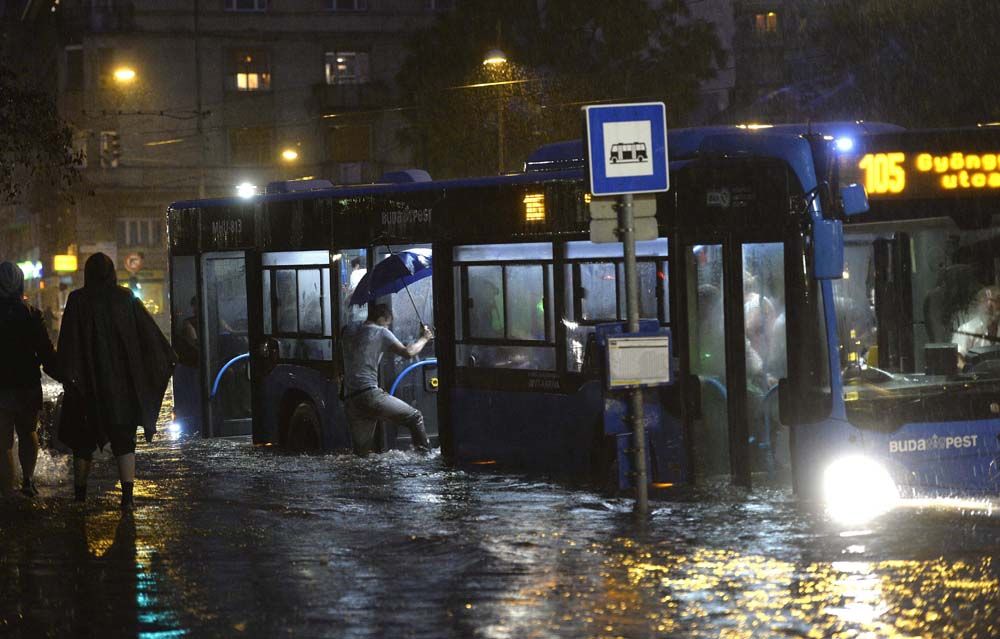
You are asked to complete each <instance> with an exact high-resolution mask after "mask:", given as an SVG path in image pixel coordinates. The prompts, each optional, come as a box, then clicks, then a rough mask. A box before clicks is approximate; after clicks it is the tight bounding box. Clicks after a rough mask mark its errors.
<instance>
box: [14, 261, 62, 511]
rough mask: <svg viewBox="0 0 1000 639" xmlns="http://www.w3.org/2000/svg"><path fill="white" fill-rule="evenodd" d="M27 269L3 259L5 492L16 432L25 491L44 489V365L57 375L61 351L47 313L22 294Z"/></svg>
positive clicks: (22, 488)
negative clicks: (40, 473) (40, 478)
mask: <svg viewBox="0 0 1000 639" xmlns="http://www.w3.org/2000/svg"><path fill="white" fill-rule="evenodd" d="M23 296H24V273H23V272H21V269H20V267H18V266H16V265H15V264H13V263H11V262H3V263H0V362H3V364H2V365H0V492H2V493H3V494H4V495H10V494H13V492H14V451H13V447H14V432H15V431H17V439H18V448H17V456H18V459H19V461H20V462H21V475H22V483H21V492H22V493H23V494H24V495H26V496H28V497H34V496H35V495H37V494H38V490H37V489H36V488H35V484H34V481H33V477H34V474H35V463H36V462H37V460H38V433H37V432H36V429H37V427H38V411H39V410H41V408H42V383H41V375H40V374H39V372H38V367H39V365H43V366H44V367H45V372H46V373H48V374H49V375H51V376H53V377H57V378H58V377H59V376H58V374H56V373H55V371H54V369H53V367H54V366H55V360H56V353H55V350H53V348H52V342H51V341H49V335H48V332H47V331H46V329H45V321H44V320H43V318H42V313H41V312H40V311H39V310H38V309H37V308H35V307H33V306H30V305H28V304H26V303H25V302H24V300H23V299H22V298H23Z"/></svg>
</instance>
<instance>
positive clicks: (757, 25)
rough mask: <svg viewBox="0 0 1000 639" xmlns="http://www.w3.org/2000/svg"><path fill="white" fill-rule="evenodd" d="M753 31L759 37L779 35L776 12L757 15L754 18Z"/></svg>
mask: <svg viewBox="0 0 1000 639" xmlns="http://www.w3.org/2000/svg"><path fill="white" fill-rule="evenodd" d="M753 31H754V33H755V34H756V35H758V36H767V35H774V34H776V33H778V14H777V13H775V12H774V11H768V12H767V13H758V14H755V15H754V17H753Z"/></svg>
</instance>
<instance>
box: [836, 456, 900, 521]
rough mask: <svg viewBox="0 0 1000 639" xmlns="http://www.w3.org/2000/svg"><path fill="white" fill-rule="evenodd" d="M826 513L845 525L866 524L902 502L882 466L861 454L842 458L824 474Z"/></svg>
mask: <svg viewBox="0 0 1000 639" xmlns="http://www.w3.org/2000/svg"><path fill="white" fill-rule="evenodd" d="M823 500H824V502H825V504H826V510H827V513H828V514H829V515H830V517H832V518H833V519H835V520H837V521H839V522H841V523H845V524H861V523H865V522H867V521H869V520H871V519H874V518H875V517H878V516H879V515H881V514H883V513H886V512H888V511H889V510H892V508H893V507H895V505H896V503H897V502H898V501H899V491H898V490H897V488H896V482H894V481H893V480H892V476H890V475H889V471H888V470H886V468H885V466H883V465H882V464H880V463H878V462H876V461H874V460H872V459H870V458H868V457H864V456H861V455H856V456H850V457H842V458H840V459H838V460H836V461H835V462H833V463H832V464H830V465H829V466H828V467H827V469H826V471H825V472H824V473H823Z"/></svg>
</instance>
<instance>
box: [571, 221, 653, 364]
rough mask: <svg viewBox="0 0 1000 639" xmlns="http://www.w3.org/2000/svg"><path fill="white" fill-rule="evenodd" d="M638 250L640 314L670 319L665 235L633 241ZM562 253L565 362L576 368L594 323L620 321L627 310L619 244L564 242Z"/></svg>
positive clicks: (623, 271)
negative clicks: (564, 252)
mask: <svg viewBox="0 0 1000 639" xmlns="http://www.w3.org/2000/svg"><path fill="white" fill-rule="evenodd" d="M636 256H637V258H638V265H637V267H638V268H637V271H638V276H639V315H640V317H642V318H645V319H653V318H655V319H658V320H659V322H660V324H661V325H663V326H666V325H668V324H669V323H670V307H669V302H668V290H669V288H668V282H669V278H668V269H667V259H666V258H667V240H666V239H656V240H648V241H642V242H636ZM566 258H567V259H568V260H570V261H571V263H570V264H566V265H565V266H564V273H565V278H566V287H565V305H564V309H565V316H564V317H563V318H562V322H563V326H564V327H565V328H566V368H567V370H568V371H570V372H580V371H581V370H582V368H583V363H584V360H585V359H586V350H587V343H588V341H589V340H590V339H591V337H590V336H591V335H592V334H593V332H594V324H599V323H602V322H616V321H622V320H624V319H625V318H626V316H627V309H626V308H625V302H626V300H625V286H624V283H625V266H624V257H623V254H622V248H621V245H620V244H594V243H592V242H567V243H566ZM595 258H600V259H599V260H598V259H595ZM619 285H621V286H619Z"/></svg>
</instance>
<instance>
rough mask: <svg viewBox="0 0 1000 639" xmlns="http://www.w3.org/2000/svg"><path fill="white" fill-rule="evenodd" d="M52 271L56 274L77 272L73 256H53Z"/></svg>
mask: <svg viewBox="0 0 1000 639" xmlns="http://www.w3.org/2000/svg"><path fill="white" fill-rule="evenodd" d="M52 270H53V271H55V272H56V273H75V272H76V270H77V264H76V256H75V255H54V256H53V257H52Z"/></svg>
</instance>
